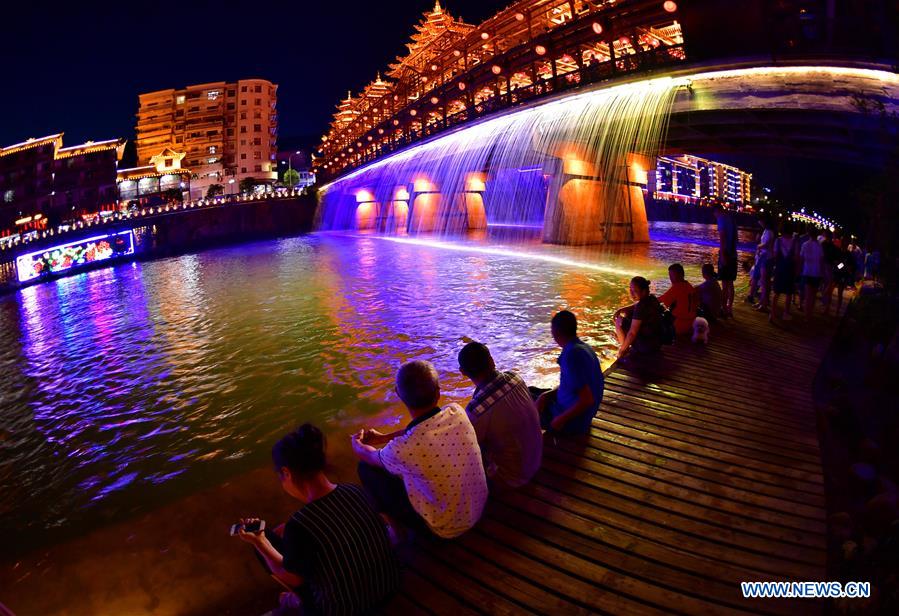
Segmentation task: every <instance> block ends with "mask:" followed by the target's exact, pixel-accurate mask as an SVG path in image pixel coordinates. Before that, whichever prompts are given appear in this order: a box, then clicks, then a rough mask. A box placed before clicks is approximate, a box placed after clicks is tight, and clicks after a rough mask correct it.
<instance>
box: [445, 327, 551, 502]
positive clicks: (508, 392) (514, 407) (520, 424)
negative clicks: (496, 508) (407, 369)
mask: <svg viewBox="0 0 899 616" xmlns="http://www.w3.org/2000/svg"><path fill="white" fill-rule="evenodd" d="M459 372H461V373H462V374H463V375H464V376H466V377H467V378H468V379H470V380H471V382H472V383H473V384H474V386H475V390H474V395H473V396H472V397H471V402H469V403H468V406H467V407H466V408H465V412H466V413H467V414H468V419H469V420H471V425H473V426H474V431H475V433H476V434H477V435H478V444H479V445H480V446H481V454H482V457H483V458H484V467H485V468H486V472H487V479H488V480H490V481H491V482H492V483H493V484H497V485H500V486H502V487H506V488H518V487H521V486H523V485H524V484H526V483H527V482H529V481H530V480H531V478H532V477H533V476H534V474H535V473H536V472H537V470H538V469H539V468H540V461H541V458H542V455H543V433H542V432H541V430H540V417H539V415H538V413H537V406H536V405H535V404H534V401H533V399H531V394H530V392H529V391H528V386H527V385H525V382H524V381H523V380H522V379H521V377H519V376H518V375H517V374H515V373H514V372H500V371H499V370H497V369H496V364H495V363H494V361H493V357H492V356H491V355H490V350H489V349H488V348H487V347H486V346H485V345H483V344H481V343H480V342H469V343H468V344H466V345H465V346H464V347H462V350H461V351H459Z"/></svg>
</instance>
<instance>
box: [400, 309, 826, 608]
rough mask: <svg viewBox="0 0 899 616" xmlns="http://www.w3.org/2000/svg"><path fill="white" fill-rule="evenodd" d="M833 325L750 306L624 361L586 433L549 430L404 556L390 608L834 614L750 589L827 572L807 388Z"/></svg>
mask: <svg viewBox="0 0 899 616" xmlns="http://www.w3.org/2000/svg"><path fill="white" fill-rule="evenodd" d="M830 331H831V327H830V326H829V324H828V323H826V322H824V321H823V319H822V320H818V321H816V322H814V323H812V325H811V326H810V327H807V326H806V325H805V323H804V319H797V320H795V321H793V322H791V323H788V324H786V325H785V326H781V327H774V326H771V325H769V324H768V322H767V319H766V318H765V315H760V314H757V313H754V312H752V311H751V310H749V309H748V308H747V307H744V306H739V307H738V309H737V318H736V319H735V320H733V321H727V322H724V323H719V324H716V325H715V326H713V329H712V335H711V343H710V345H709V346H708V347H702V346H694V345H692V344H690V343H689V342H688V341H684V342H679V343H678V344H677V345H675V346H673V347H667V348H666V349H665V352H664V357H663V358H661V359H659V360H653V361H652V362H650V363H644V364H642V365H622V364H616V365H614V366H612V367H611V368H610V369H609V371H608V372H607V374H606V393H605V398H604V400H603V404H602V407H601V408H600V412H599V414H598V415H597V417H596V419H595V420H594V422H593V429H592V433H591V434H590V436H589V438H588V439H584V440H582V441H581V442H574V441H570V440H564V439H551V438H550V439H548V440H547V443H546V446H545V452H544V463H543V468H542V469H541V471H540V472H539V473H538V475H537V477H536V478H535V480H534V481H533V482H532V483H531V484H530V485H529V486H527V487H525V488H523V489H521V490H519V491H516V492H512V493H507V494H498V495H493V496H492V497H491V501H490V504H489V505H488V508H487V512H486V514H485V516H484V518H483V519H482V520H481V522H480V523H479V524H478V525H477V526H476V527H475V528H474V529H473V530H472V531H471V532H469V533H467V534H466V535H464V536H463V537H461V538H460V539H458V540H455V541H452V542H430V543H428V542H419V544H417V545H416V546H413V547H412V548H410V549H407V550H406V551H405V552H404V559H405V560H406V562H407V564H408V569H407V572H406V580H405V583H404V589H403V592H402V594H401V596H400V597H398V598H397V599H396V601H395V602H393V603H392V604H391V606H390V609H388V613H398V614H399V613H401V614H403V615H404V616H408V615H410V614H418V613H434V614H452V615H453V616H461V615H463V614H525V613H539V614H591V613H609V614H672V613H685V614H730V613H771V614H787V613H797V612H801V613H815V612H820V611H821V609H822V605H821V604H820V603H817V602H814V601H810V600H803V601H801V602H800V601H791V600H767V601H762V600H746V599H743V597H742V594H741V592H740V585H739V582H740V581H750V580H759V581H767V580H797V581H800V580H802V581H804V580H824V579H825V564H826V563H825V561H826V551H825V550H826V545H825V541H826V534H825V533H826V526H825V505H824V485H823V478H822V472H821V464H820V452H819V449H818V438H817V433H816V427H815V413H814V409H813V406H812V398H811V385H812V379H813V377H814V374H815V372H816V370H817V367H818V364H819V362H820V359H821V357H822V356H823V353H824V350H825V348H826V346H827V344H828V343H829V339H830Z"/></svg>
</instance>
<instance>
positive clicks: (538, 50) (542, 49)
mask: <svg viewBox="0 0 899 616" xmlns="http://www.w3.org/2000/svg"><path fill="white" fill-rule="evenodd" d="M534 52H535V53H536V54H537V55H538V56H545V55H546V47H544V46H543V45H537V46H536V47H534Z"/></svg>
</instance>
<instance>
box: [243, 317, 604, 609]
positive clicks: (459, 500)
mask: <svg viewBox="0 0 899 616" xmlns="http://www.w3.org/2000/svg"><path fill="white" fill-rule="evenodd" d="M550 329H551V333H552V337H553V339H554V340H555V342H556V344H558V346H559V347H560V349H561V353H560V354H559V358H558V363H559V385H558V387H556V388H555V389H552V390H541V389H537V388H534V387H530V388H529V387H528V386H527V384H526V383H525V382H524V380H523V379H522V378H521V377H520V376H518V375H517V374H515V373H514V372H505V371H501V370H499V369H498V368H497V366H496V363H495V362H494V359H493V356H492V355H491V353H490V350H489V348H488V347H487V346H486V345H484V344H482V343H480V342H470V343H468V344H466V345H465V346H464V347H463V348H462V349H461V350H460V351H459V354H458V363H459V372H460V374H461V375H462V376H464V377H465V378H466V379H468V380H469V381H471V384H472V385H473V387H474V390H473V392H472V397H471V401H470V402H468V404H467V405H466V407H465V408H464V409H463V408H462V407H461V406H460V405H459V404H457V403H454V402H451V403H449V404H445V405H443V406H441V405H440V404H439V402H440V397H441V393H440V380H439V378H438V374H437V370H436V368H435V367H434V366H433V364H431V363H430V362H427V361H423V360H415V361H410V362H408V363H405V364H403V365H402V366H401V367H400V368H399V370H398V371H397V374H396V382H395V392H396V395H397V397H398V398H399V400H400V401H401V402H402V404H403V405H404V406H405V408H406V411H407V413H408V416H409V422H408V423H407V424H406V426H405V427H404V428H402V429H400V430H397V431H395V432H392V433H389V434H384V433H381V432H379V431H378V430H374V429H361V430H359V431H358V432H357V433H355V434H353V435H352V436H351V439H350V442H351V446H352V450H353V452H354V454H355V455H356V457H357V458H358V468H357V471H358V476H359V480H360V483H361V485H362V487H361V488H360V487H357V486H355V485H352V484H343V483H334V482H332V481H331V480H330V479H329V478H328V476H327V475H326V473H325V468H326V446H325V438H324V436H323V435H322V433H321V431H320V430H319V429H318V428H316V427H315V426H313V425H310V424H305V425H303V426H300V427H299V428H298V429H297V430H295V431H294V432H291V433H290V434H287V435H286V436H284V437H283V438H282V439H281V440H280V441H278V443H276V444H275V446H274V448H273V449H272V461H273V463H274V467H275V471H276V473H277V475H278V477H279V479H280V482H281V485H282V488H283V489H284V491H285V492H286V493H287V494H288V495H290V496H291V497H293V498H294V499H296V500H297V501H299V502H300V503H302V506H301V507H300V509H298V510H297V511H296V512H295V513H294V514H293V515H292V516H291V517H290V519H289V520H288V521H287V522H286V523H285V524H282V525H280V526H278V527H275V528H258V529H257V528H255V527H254V524H256V525H258V522H259V520H258V519H255V518H247V519H242V520H240V525H239V529H238V530H237V534H238V535H239V536H240V538H241V539H243V540H244V541H246V542H248V543H250V544H251V545H252V546H253V547H254V548H255V551H256V554H257V557H258V558H259V560H260V561H261V562H262V564H263V566H264V567H265V568H266V570H267V571H268V572H269V573H270V574H271V575H272V576H273V577H274V578H275V579H277V580H278V581H279V582H280V583H281V584H282V585H284V586H285V587H286V589H288V590H287V592H285V593H282V597H281V607H280V608H279V609H280V610H281V611H282V613H291V612H292V610H300V609H302V613H303V614H317V613H322V614H360V613H365V612H367V611H369V610H371V609H373V608H377V607H378V606H379V605H382V604H383V603H384V602H386V601H388V600H389V599H390V597H391V596H392V594H393V593H394V592H395V591H396V589H397V588H398V586H399V580H400V574H399V565H398V561H397V558H396V555H395V553H394V551H393V547H394V546H396V545H399V544H402V543H405V542H407V541H409V539H410V537H411V536H415V535H425V536H428V537H431V538H433V539H435V540H438V541H440V540H447V539H452V538H455V537H458V536H459V535H461V534H463V533H465V532H466V531H468V530H469V529H471V528H472V527H473V526H474V525H475V524H476V523H477V522H478V520H479V519H480V518H481V515H482V514H483V512H484V507H485V506H486V504H487V499H488V496H489V494H491V493H495V492H498V491H504V490H514V489H516V488H520V487H521V486H523V485H525V484H527V483H528V482H530V480H531V479H532V478H533V477H534V475H535V474H536V472H537V470H538V469H539V468H540V465H541V461H542V454H543V433H544V431H548V432H552V433H554V434H565V435H570V436H575V437H576V436H579V435H586V434H588V433H589V431H590V427H591V422H592V420H593V418H594V417H595V416H596V413H597V412H598V410H599V405H600V403H601V402H602V398H603V391H604V385H605V384H604V376H603V372H602V367H601V366H600V362H599V358H598V357H597V355H596V353H595V352H594V351H593V349H592V348H591V347H590V345H588V344H586V343H585V342H583V341H582V340H581V339H580V338H579V337H578V335H577V318H576V317H575V315H574V314H573V313H571V312H569V311H566V310H563V311H561V312H559V313H557V314H556V315H555V316H554V317H553V319H552V321H551V325H550Z"/></svg>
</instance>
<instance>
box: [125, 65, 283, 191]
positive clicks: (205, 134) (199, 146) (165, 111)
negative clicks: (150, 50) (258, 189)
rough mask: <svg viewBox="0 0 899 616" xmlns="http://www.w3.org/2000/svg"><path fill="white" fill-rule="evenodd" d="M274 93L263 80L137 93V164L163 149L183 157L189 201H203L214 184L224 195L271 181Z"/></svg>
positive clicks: (273, 176)
mask: <svg viewBox="0 0 899 616" xmlns="http://www.w3.org/2000/svg"><path fill="white" fill-rule="evenodd" d="M277 89H278V86H277V85H275V84H273V83H271V82H270V81H266V80H265V79H242V80H240V81H236V82H233V83H227V82H224V81H219V82H214V83H204V84H199V85H194V86H188V87H186V88H182V89H180V90H174V89H170V90H160V91H158V92H150V93H148V94H141V95H140V96H139V108H138V112H137V128H136V132H137V142H136V145H137V159H138V165H141V166H145V165H150V164H152V163H151V159H152V158H153V157H154V156H158V155H159V154H160V153H162V152H163V151H164V150H166V149H170V150H173V151H176V152H183V153H184V154H185V157H184V160H183V161H182V164H183V166H184V167H186V168H188V169H190V170H191V184H190V185H191V197H192V198H197V197H201V196H204V195H205V194H206V191H208V189H209V187H210V186H212V185H214V184H220V185H223V186H224V187H225V189H226V191H227V190H228V185H229V183H230V184H231V186H232V187H234V186H238V185H239V183H240V181H241V180H243V179H246V178H254V179H255V180H257V181H259V182H262V183H271V182H274V181H275V180H276V179H277V177H278V174H277V168H276V163H275V157H276V154H277V140H278V115H277ZM231 180H234V182H233V183H231V182H230V181H231ZM233 190H237V189H236V188H233Z"/></svg>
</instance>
